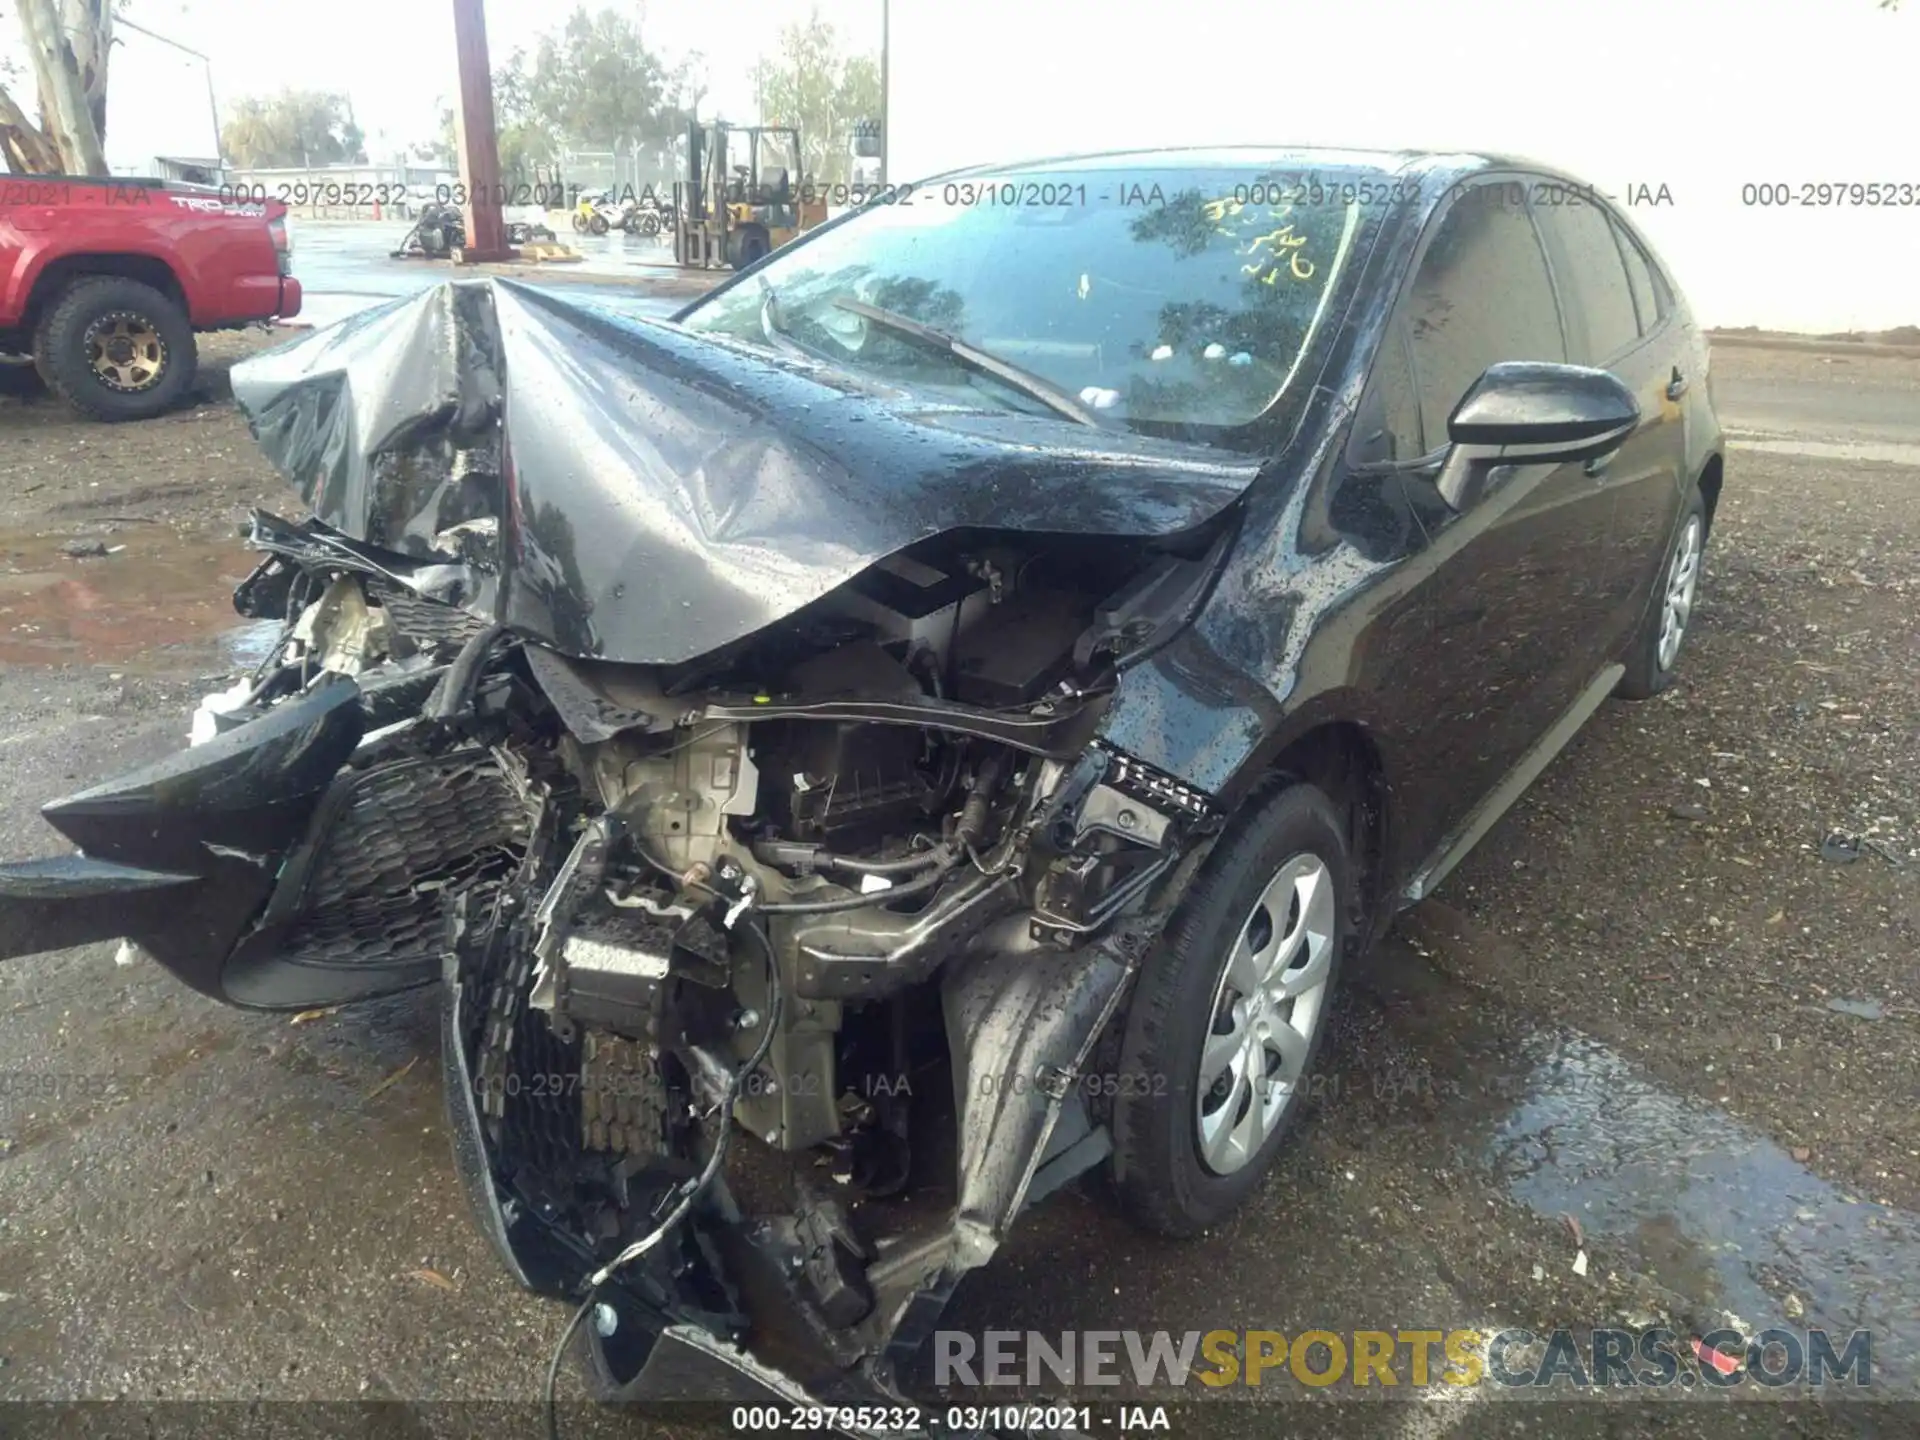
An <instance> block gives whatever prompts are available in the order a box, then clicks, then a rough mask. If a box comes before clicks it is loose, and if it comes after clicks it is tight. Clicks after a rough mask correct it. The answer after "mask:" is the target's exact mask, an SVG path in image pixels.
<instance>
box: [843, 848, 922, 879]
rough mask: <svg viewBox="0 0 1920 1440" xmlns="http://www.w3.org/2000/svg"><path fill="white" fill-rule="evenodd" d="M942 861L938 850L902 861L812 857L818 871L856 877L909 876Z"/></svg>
mask: <svg viewBox="0 0 1920 1440" xmlns="http://www.w3.org/2000/svg"><path fill="white" fill-rule="evenodd" d="M944 859H946V856H945V854H944V853H943V852H941V851H939V850H922V851H921V852H920V853H919V854H918V855H909V856H907V857H906V859H904V860H856V859H855V858H854V857H853V856H851V855H835V854H833V853H832V852H831V851H822V852H821V853H820V854H818V855H816V856H814V857H813V863H814V865H815V867H816V868H818V869H822V870H851V871H852V872H853V873H854V874H856V875H911V874H913V873H914V872H915V871H916V870H928V869H931V868H932V867H934V866H936V865H938V864H940V862H941V861H942V860H944Z"/></svg>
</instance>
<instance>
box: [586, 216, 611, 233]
mask: <svg viewBox="0 0 1920 1440" xmlns="http://www.w3.org/2000/svg"><path fill="white" fill-rule="evenodd" d="M612 228H613V227H612V226H611V225H609V224H608V223H607V217H606V216H604V215H595V216H593V217H592V218H591V219H589V220H588V221H587V229H589V230H590V231H592V232H593V233H594V234H595V235H604V234H606V233H607V231H609V230H611V229H612Z"/></svg>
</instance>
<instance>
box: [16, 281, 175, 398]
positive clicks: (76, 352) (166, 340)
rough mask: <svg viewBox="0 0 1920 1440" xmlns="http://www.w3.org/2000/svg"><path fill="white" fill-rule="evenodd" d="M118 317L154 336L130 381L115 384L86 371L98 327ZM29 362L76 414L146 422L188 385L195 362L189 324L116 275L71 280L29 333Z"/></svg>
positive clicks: (161, 299) (170, 305) (155, 294)
mask: <svg viewBox="0 0 1920 1440" xmlns="http://www.w3.org/2000/svg"><path fill="white" fill-rule="evenodd" d="M121 320H125V321H126V322H127V324H128V328H130V329H131V328H141V329H144V330H146V331H147V332H149V333H151V334H152V335H153V336H154V337H155V343H154V345H153V346H151V347H150V348H149V349H148V350H147V351H146V354H147V356H148V358H150V359H151V360H152V361H153V362H154V364H153V365H152V372H153V373H152V375H151V378H147V376H146V371H145V368H144V367H141V368H139V369H138V370H137V371H136V378H137V379H138V383H137V384H136V385H133V386H126V387H123V386H121V385H118V384H116V383H114V382H113V381H111V380H109V379H108V378H107V377H105V376H103V375H102V374H100V373H99V372H98V371H96V370H95V369H94V362H93V358H92V347H93V345H94V342H95V339H96V337H97V336H98V334H99V332H100V331H101V330H103V329H105V328H107V327H110V326H113V325H115V324H117V323H118V322H120V321H121ZM33 359H34V366H35V368H37V369H38V370H39V371H40V374H41V376H42V377H43V378H44V379H45V380H46V382H47V384H48V386H49V387H50V388H51V389H52V390H53V391H54V393H55V394H57V395H59V396H60V398H61V399H63V400H65V401H66V402H67V403H68V404H69V405H71V406H73V408H74V409H76V410H78V411H79V412H80V413H81V414H83V415H86V416H89V417H90V418H92V419H95V420H107V421H116V420H147V419H151V418H152V417H153V416H155V415H159V414H161V413H163V412H165V411H167V410H169V409H171V408H172V407H173V406H174V405H175V404H176V403H178V401H179V399H180V397H181V396H182V395H184V394H185V393H186V391H187V388H188V387H189V386H190V385H192V384H193V377H194V373H195V371H196V370H197V369H198V368H199V353H198V351H197V350H196V349H195V346H194V339H193V326H192V324H191V323H190V322H189V321H188V319H187V315H186V312H185V311H184V310H183V309H181V307H180V306H179V305H178V304H177V303H176V302H175V301H173V300H172V299H171V298H169V297H168V296H166V295H164V294H162V293H161V292H160V291H158V290H156V289H154V288H153V287H152V286H151V285H143V284H141V283H140V282H139V281H138V280H129V279H126V278H125V277H123V276H119V275H99V276H94V277H91V278H88V279H84V280H78V281H76V282H75V283H74V284H73V286H72V288H70V289H69V290H68V291H67V292H66V294H64V295H62V296H61V297H60V298H59V299H58V300H56V301H55V302H54V304H53V305H52V306H51V307H50V308H49V309H48V311H47V312H46V314H45V316H44V317H43V318H42V319H41V321H40V328H39V330H38V331H37V332H36V333H35V335H34V344H33Z"/></svg>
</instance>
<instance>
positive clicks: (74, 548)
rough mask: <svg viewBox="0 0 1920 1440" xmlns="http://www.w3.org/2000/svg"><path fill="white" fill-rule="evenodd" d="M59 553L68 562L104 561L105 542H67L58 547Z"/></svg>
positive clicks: (105, 552)
mask: <svg viewBox="0 0 1920 1440" xmlns="http://www.w3.org/2000/svg"><path fill="white" fill-rule="evenodd" d="M60 553H61V554H62V555H64V556H66V557H67V558H68V559H69V560H98V559H105V558H106V554H107V542H106V541H104V540H69V541H67V543H66V544H64V545H62V546H61V547H60Z"/></svg>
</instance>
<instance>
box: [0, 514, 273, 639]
mask: <svg viewBox="0 0 1920 1440" xmlns="http://www.w3.org/2000/svg"><path fill="white" fill-rule="evenodd" d="M68 538H69V537H66V536H60V535H53V536H47V535H23V534H17V533H16V534H0V664H8V665H72V664H87V663H93V662H109V663H111V662H123V663H129V664H132V663H135V662H138V661H139V660H140V659H141V658H142V657H143V656H145V655H147V654H148V653H149V652H151V651H153V650H155V649H157V648H159V647H162V646H172V645H179V644H182V643H188V642H193V641H199V640H206V639H209V638H212V637H214V636H218V635H221V634H223V633H225V632H228V631H232V630H234V629H235V628H236V626H238V623H239V617H238V616H237V615H235V613H234V609H233V587H234V586H235V585H237V584H238V583H239V582H240V581H242V580H244V579H245V578H246V577H247V575H248V574H249V573H250V572H251V571H252V570H253V567H254V565H255V563H256V561H257V558H258V557H256V556H252V555H250V554H249V552H247V551H246V550H244V549H242V548H241V545H240V542H239V541H238V540H236V539H233V538H231V537H208V536H204V535H201V536H195V535H182V534H180V533H179V532H178V531H175V530H173V529H172V528H171V527H168V526H162V525H128V526H125V527H123V528H121V529H120V530H118V531H116V532H114V533H112V534H110V535H103V536H100V537H98V538H99V539H100V540H101V541H102V542H103V543H105V544H106V545H108V546H109V547H113V546H124V547H125V548H124V549H122V550H120V551H118V553H116V554H112V555H107V556H102V557H96V558H93V559H85V560H76V559H72V558H70V557H68V556H66V555H64V554H62V553H61V547H62V545H64V544H65V543H66V541H67V539H68ZM88 538H93V537H88ZM258 628H259V627H257V626H247V627H244V630H243V632H242V633H243V634H244V635H245V636H246V638H245V639H243V640H240V641H237V642H236V643H235V644H230V645H228V646H227V649H228V653H229V654H230V655H231V656H232V657H233V658H234V661H235V663H239V660H240V658H241V657H242V655H243V654H244V653H247V650H248V647H252V653H254V654H255V656H256V659H257V657H258V655H259V654H260V653H263V652H262V651H261V649H260V647H261V646H262V645H263V644H264V643H265V642H264V640H262V639H258V638H254V632H255V631H257V630H258Z"/></svg>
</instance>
